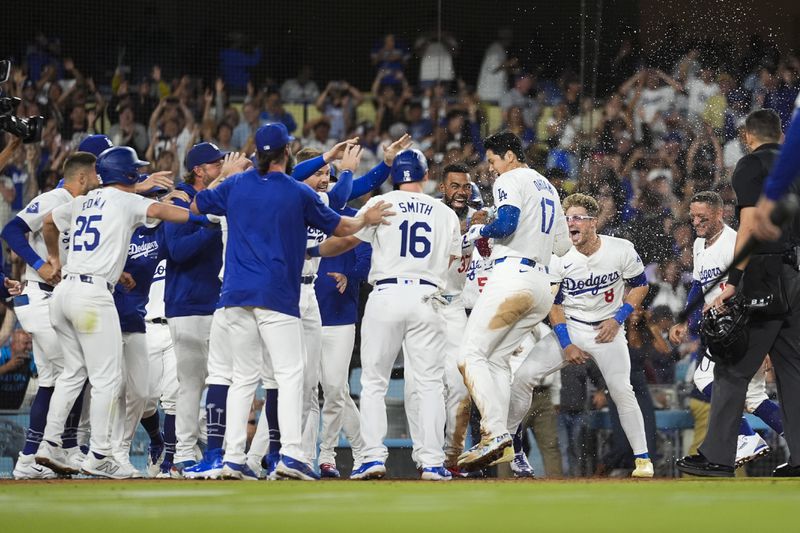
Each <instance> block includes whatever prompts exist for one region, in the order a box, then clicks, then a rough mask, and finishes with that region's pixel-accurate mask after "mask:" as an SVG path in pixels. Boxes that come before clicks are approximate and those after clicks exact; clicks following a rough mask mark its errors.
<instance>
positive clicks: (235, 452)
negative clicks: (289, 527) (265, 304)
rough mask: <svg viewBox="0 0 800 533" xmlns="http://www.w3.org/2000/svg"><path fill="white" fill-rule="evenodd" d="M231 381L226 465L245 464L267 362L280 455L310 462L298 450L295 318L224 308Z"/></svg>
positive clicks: (298, 331)
mask: <svg viewBox="0 0 800 533" xmlns="http://www.w3.org/2000/svg"><path fill="white" fill-rule="evenodd" d="M225 313H226V315H227V319H228V328H229V334H230V337H229V338H230V343H229V344H230V351H231V352H232V354H233V379H232V382H231V387H230V389H228V413H227V429H226V433H225V461H227V462H232V463H236V464H244V462H245V459H246V457H245V446H246V444H247V420H248V418H249V417H250V408H251V406H252V403H253V395H254V394H255V392H256V388H257V386H258V381H259V380H260V379H261V377H262V376H263V375H264V373H265V372H266V369H265V363H266V360H267V359H269V361H270V363H271V367H272V370H273V373H274V376H275V381H277V383H278V396H279V398H280V400H279V402H278V424H279V425H280V429H281V453H282V454H284V455H288V456H289V457H292V458H294V459H298V460H300V461H306V462H307V461H308V460H309V458H308V457H307V456H306V455H305V453H304V452H303V448H302V445H301V438H302V437H301V435H302V429H301V428H302V422H301V412H302V409H303V326H302V323H301V321H300V319H299V318H296V317H293V316H290V315H285V314H283V313H278V312H277V311H271V310H269V309H264V308H260V307H227V308H225Z"/></svg>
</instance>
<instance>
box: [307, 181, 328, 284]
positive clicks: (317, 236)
mask: <svg viewBox="0 0 800 533" xmlns="http://www.w3.org/2000/svg"><path fill="white" fill-rule="evenodd" d="M317 194H318V195H319V199H320V200H322V203H323V204H325V205H327V206H330V200H329V199H328V195H327V193H324V192H317ZM327 237H328V236H327V235H326V234H325V232H324V231H322V230H320V229H317V228H312V227H311V226H307V227H306V248H313V247H314V246H319V245H320V244H322V242H323V241H324V240H325V239H326V238H327ZM321 259H322V258H320V257H312V258H310V259H306V260H305V262H304V263H303V273H302V276H304V277H305V276H316V274H317V271H318V270H319V262H320V261H321Z"/></svg>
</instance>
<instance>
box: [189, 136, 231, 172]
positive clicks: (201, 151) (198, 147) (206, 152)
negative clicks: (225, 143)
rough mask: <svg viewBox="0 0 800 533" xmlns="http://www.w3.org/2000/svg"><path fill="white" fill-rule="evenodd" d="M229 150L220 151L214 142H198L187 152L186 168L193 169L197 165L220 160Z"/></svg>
mask: <svg viewBox="0 0 800 533" xmlns="http://www.w3.org/2000/svg"><path fill="white" fill-rule="evenodd" d="M226 153H227V152H222V151H220V149H219V148H217V145H216V144H214V143H208V142H205V143H198V144H195V145H194V146H192V148H191V149H190V150H189V153H187V154H186V160H185V161H184V165H185V166H186V170H192V169H193V168H194V167H196V166H197V165H205V164H206V163H213V162H214V161H219V160H220V159H222V158H223V157H225V154H226Z"/></svg>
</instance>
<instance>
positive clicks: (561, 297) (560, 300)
mask: <svg viewBox="0 0 800 533" xmlns="http://www.w3.org/2000/svg"><path fill="white" fill-rule="evenodd" d="M562 303H564V287H563V286H562V285H561V284H560V283H559V284H558V292H557V293H556V297H555V299H554V300H553V305H561V304H562Z"/></svg>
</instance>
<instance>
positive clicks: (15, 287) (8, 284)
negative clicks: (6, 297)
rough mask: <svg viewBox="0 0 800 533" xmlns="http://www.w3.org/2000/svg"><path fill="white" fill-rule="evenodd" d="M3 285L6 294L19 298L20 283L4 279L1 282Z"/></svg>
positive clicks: (20, 292)
mask: <svg viewBox="0 0 800 533" xmlns="http://www.w3.org/2000/svg"><path fill="white" fill-rule="evenodd" d="M3 285H4V286H5V288H6V289H8V294H10V295H11V296H19V295H20V294H22V289H23V287H22V283H20V282H19V281H17V280H15V279H9V278H6V279H4V280H3Z"/></svg>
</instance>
